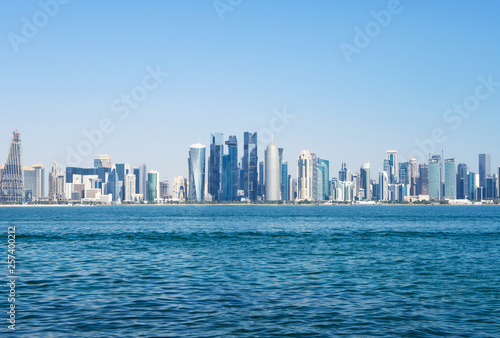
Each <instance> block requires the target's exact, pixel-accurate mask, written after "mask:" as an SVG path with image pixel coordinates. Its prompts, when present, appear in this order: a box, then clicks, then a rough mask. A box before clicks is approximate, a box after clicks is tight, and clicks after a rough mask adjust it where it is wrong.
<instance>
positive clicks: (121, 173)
mask: <svg viewBox="0 0 500 338" xmlns="http://www.w3.org/2000/svg"><path fill="white" fill-rule="evenodd" d="M115 169H116V174H117V175H118V181H119V182H120V187H121V188H120V198H121V200H122V201H126V199H125V189H124V187H125V176H127V175H128V174H129V173H130V165H128V164H126V163H117V164H115ZM134 190H135V187H134Z"/></svg>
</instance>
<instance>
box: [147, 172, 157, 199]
mask: <svg viewBox="0 0 500 338" xmlns="http://www.w3.org/2000/svg"><path fill="white" fill-rule="evenodd" d="M147 190H148V193H147V197H148V198H147V199H148V203H153V202H156V201H157V200H158V193H159V190H160V174H159V173H158V172H157V171H155V170H151V171H150V172H149V173H148V188H147Z"/></svg>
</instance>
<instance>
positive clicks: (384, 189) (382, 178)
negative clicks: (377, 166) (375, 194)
mask: <svg viewBox="0 0 500 338" xmlns="http://www.w3.org/2000/svg"><path fill="white" fill-rule="evenodd" d="M378 186H379V191H380V195H379V199H380V200H381V201H388V200H389V175H388V174H387V172H385V171H381V172H380V174H379V180H378Z"/></svg>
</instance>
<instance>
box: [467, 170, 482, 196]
mask: <svg viewBox="0 0 500 338" xmlns="http://www.w3.org/2000/svg"><path fill="white" fill-rule="evenodd" d="M468 178H469V200H471V201H475V200H480V199H481V198H479V199H478V198H477V196H476V188H477V187H478V184H477V182H479V177H478V176H477V174H475V173H473V172H472V171H470V172H469V175H468Z"/></svg>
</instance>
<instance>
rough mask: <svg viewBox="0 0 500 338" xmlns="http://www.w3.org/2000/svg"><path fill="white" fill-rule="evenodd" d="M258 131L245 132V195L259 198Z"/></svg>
mask: <svg viewBox="0 0 500 338" xmlns="http://www.w3.org/2000/svg"><path fill="white" fill-rule="evenodd" d="M257 163H258V158H257V133H253V134H252V133H249V132H245V134H244V144H243V190H244V191H245V196H246V197H247V198H249V199H250V200H252V201H254V200H256V199H257Z"/></svg>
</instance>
